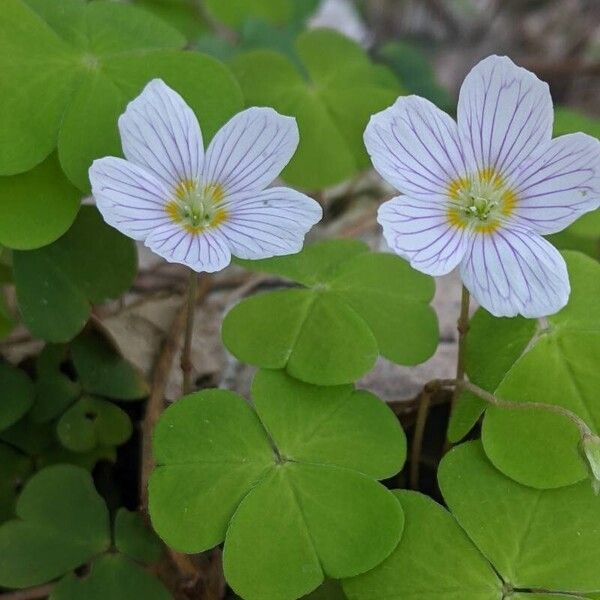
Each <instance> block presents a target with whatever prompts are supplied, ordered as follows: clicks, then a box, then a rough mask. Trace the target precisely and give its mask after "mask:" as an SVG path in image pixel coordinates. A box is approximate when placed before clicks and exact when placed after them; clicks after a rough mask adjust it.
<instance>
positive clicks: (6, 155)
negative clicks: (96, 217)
mask: <svg viewBox="0 0 600 600" xmlns="http://www.w3.org/2000/svg"><path fill="white" fill-rule="evenodd" d="M0 39H1V40H2V43H1V45H0V71H2V73H3V77H2V82H1V83H0V115H1V116H0V119H1V121H0V131H2V134H3V136H5V137H6V139H5V140H4V139H3V140H2V141H3V143H2V144H0V147H1V148H2V149H3V151H2V152H0V173H2V174H14V173H18V172H22V171H26V170H28V169H30V168H32V167H33V166H35V165H36V164H38V163H39V162H41V161H42V160H43V159H44V158H45V157H46V156H48V155H49V154H50V152H51V151H52V149H53V148H54V147H55V146H56V145H57V144H58V153H59V158H60V162H61V165H62V167H63V169H64V171H65V173H66V174H67V176H68V177H69V178H70V179H71V180H72V181H73V182H74V183H75V184H76V185H77V186H78V187H80V188H81V189H82V190H84V191H87V190H89V182H88V178H87V170H88V167H89V165H90V164H91V163H92V161H93V159H94V158H97V157H99V156H107V155H116V154H118V153H119V152H120V144H119V137H118V132H117V118H118V116H119V115H120V114H121V113H122V112H123V110H124V108H125V106H126V104H127V102H128V101H129V100H131V99H132V98H134V97H135V96H137V95H138V94H139V92H140V91H141V89H142V88H143V87H144V85H145V84H146V83H147V82H148V81H149V80H151V79H153V78H156V77H160V78H162V79H164V80H165V81H166V82H167V83H168V84H169V85H170V86H171V87H173V88H174V89H176V90H178V92H180V93H181V94H182V95H183V96H184V98H185V99H186V101H187V102H188V104H190V106H192V108H193V109H194V110H195V111H196V113H197V114H198V116H199V119H200V121H201V123H202V127H203V132H204V134H205V138H206V139H210V137H211V136H212V135H213V134H214V133H215V131H216V130H217V129H218V127H219V126H220V125H222V123H223V122H224V121H225V120H227V118H229V117H230V116H231V115H232V114H233V113H235V112H236V111H237V110H239V109H240V108H241V94H240V90H239V87H238V86H237V84H236V82H235V80H234V79H233V77H232V76H231V74H230V73H229V72H228V71H227V69H225V67H224V66H223V65H221V64H219V63H218V62H217V61H215V60H214V59H212V58H210V57H206V56H202V55H200V54H197V53H192V52H183V51H181V50H180V49H181V48H183V46H184V45H185V37H184V36H183V35H181V33H179V32H178V31H177V30H175V29H173V28H172V27H170V26H169V25H167V24H166V23H165V22H164V21H162V20H161V19H159V18H157V17H155V16H154V15H152V14H151V13H149V12H147V11H144V10H140V9H138V8H136V7H134V6H130V5H125V4H122V3H113V2H90V3H88V2H85V1H84V0H55V1H54V2H46V1H44V0H27V2H25V1H24V0H7V2H5V3H4V5H3V18H2V22H1V23H0ZM40 99H43V102H40Z"/></svg>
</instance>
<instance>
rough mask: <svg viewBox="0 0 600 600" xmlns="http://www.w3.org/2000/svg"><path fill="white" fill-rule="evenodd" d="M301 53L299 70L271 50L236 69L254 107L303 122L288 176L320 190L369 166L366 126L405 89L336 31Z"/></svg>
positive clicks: (309, 42) (303, 44) (301, 46)
mask: <svg viewBox="0 0 600 600" xmlns="http://www.w3.org/2000/svg"><path fill="white" fill-rule="evenodd" d="M220 4H222V5H225V3H220ZM296 52H297V54H298V57H299V61H300V67H299V68H298V67H297V66H296V65H295V64H294V63H293V62H291V61H290V60H289V59H288V58H287V57H286V56H284V55H283V54H279V53H278V52H274V51H271V50H255V51H251V52H246V53H243V54H240V55H238V56H236V57H234V58H233V59H232V61H231V63H230V64H231V66H232V68H233V71H234V73H235V75H236V76H237V77H238V80H239V82H240V84H241V86H242V90H243V92H244V95H245V98H246V104H247V106H254V105H258V106H261V105H269V106H273V107H274V108H275V109H276V110H278V111H279V112H281V113H283V114H286V115H291V116H293V117H295V118H296V120H297V121H298V127H299V129H300V145H299V146H298V150H297V151H296V154H295V155H294V157H293V158H292V160H291V161H290V163H289V164H288V166H287V167H286V168H285V169H284V171H283V174H282V176H283V178H284V179H285V180H286V181H288V182H289V183H290V184H292V185H297V186H301V187H305V188H309V189H320V188H323V187H325V186H329V185H334V184H336V183H339V182H341V181H343V180H345V179H347V178H348V177H350V176H352V175H354V174H355V173H357V172H358V171H360V170H361V169H366V168H367V167H368V166H369V165H370V162H369V159H368V156H367V153H366V151H365V148H364V144H363V141H362V135H363V132H364V128H365V126H366V124H367V121H368V120H369V117H370V116H371V115H372V114H373V113H375V112H377V111H379V110H383V109H384V108H385V107H387V106H389V105H390V104H392V103H393V102H394V100H396V97H397V96H398V94H399V92H400V87H399V84H398V83H397V81H396V80H395V78H394V76H393V75H391V73H390V72H389V71H387V69H386V68H385V67H383V66H381V65H374V64H373V63H372V62H371V61H370V59H369V57H368V55H367V54H366V53H365V52H364V50H363V49H362V48H361V47H360V46H359V45H358V44H356V43H355V42H353V41H351V40H350V39H348V38H346V37H344V36H343V35H341V34H338V33H336V32H334V31H330V30H325V29H322V30H313V31H309V32H305V33H302V34H301V35H300V36H299V37H298V39H297V41H296Z"/></svg>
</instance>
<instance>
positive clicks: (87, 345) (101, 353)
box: [71, 329, 149, 400]
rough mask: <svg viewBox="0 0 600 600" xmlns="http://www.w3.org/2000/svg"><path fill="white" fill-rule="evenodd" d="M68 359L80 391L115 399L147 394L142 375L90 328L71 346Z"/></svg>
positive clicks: (140, 396)
mask: <svg viewBox="0 0 600 600" xmlns="http://www.w3.org/2000/svg"><path fill="white" fill-rule="evenodd" d="M71 357H72V359H73V364H74V366H75V370H76V371H77V375H78V376H79V380H80V382H81V385H82V387H83V389H84V390H85V391H86V392H89V393H90V394H98V395H99V396H104V397H106V398H112V399H114V400H139V399H141V398H144V397H145V396H147V395H148V392H149V388H148V384H147V383H146V381H145V379H144V377H143V375H142V374H141V373H140V372H139V371H138V370H137V369H136V368H135V367H134V366H133V365H132V364H131V363H130V362H128V361H127V360H125V359H124V358H123V357H121V356H120V355H119V353H118V352H117V350H116V349H115V348H114V347H112V346H111V344H110V343H109V341H108V340H107V339H106V338H105V337H104V336H103V335H101V334H100V333H99V332H96V331H94V330H92V329H89V330H86V331H84V332H83V333H81V334H80V335H78V336H77V337H76V338H75V339H74V340H73V342H72V344H71Z"/></svg>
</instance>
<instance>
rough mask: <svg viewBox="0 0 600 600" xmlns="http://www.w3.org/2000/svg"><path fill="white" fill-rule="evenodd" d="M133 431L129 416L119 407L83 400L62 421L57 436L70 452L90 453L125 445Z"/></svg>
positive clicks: (63, 416)
mask: <svg viewBox="0 0 600 600" xmlns="http://www.w3.org/2000/svg"><path fill="white" fill-rule="evenodd" d="M132 429H133V428H132V425H131V421H130V419H129V417H128V415H127V413H125V412H124V411H123V410H122V409H120V408H119V407H118V406H117V405H115V404H113V403H112V402H107V401H106V400H102V399H101V398H94V397H92V396H83V397H81V398H80V399H79V400H78V401H77V402H75V404H73V406H71V407H70V408H69V409H68V410H67V411H65V413H64V414H63V415H62V417H61V418H60V419H59V421H58V423H57V425H56V434H57V435H58V439H59V440H60V442H61V443H62V445H63V446H64V447H65V448H67V450H71V451H72V452H90V451H91V450H93V449H94V448H96V447H97V446H119V445H120V444H123V443H124V442H126V441H127V440H128V439H129V437H130V436H131V432H132Z"/></svg>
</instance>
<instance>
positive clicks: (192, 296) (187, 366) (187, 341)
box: [181, 269, 198, 394]
mask: <svg viewBox="0 0 600 600" xmlns="http://www.w3.org/2000/svg"><path fill="white" fill-rule="evenodd" d="M197 290H198V273H196V271H192V270H191V269H190V278H189V282H188V287H187V303H186V314H185V338H184V342H183V350H182V352H181V371H182V372H183V393H184V394H189V393H190V392H191V391H192V390H193V389H194V386H193V383H192V368H193V366H194V365H193V364H192V357H191V354H192V336H193V334H194V315H195V312H196V296H197Z"/></svg>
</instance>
